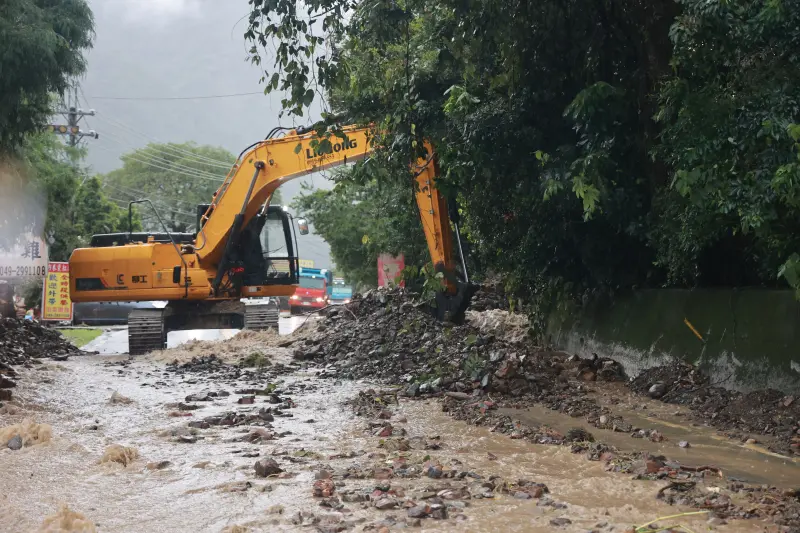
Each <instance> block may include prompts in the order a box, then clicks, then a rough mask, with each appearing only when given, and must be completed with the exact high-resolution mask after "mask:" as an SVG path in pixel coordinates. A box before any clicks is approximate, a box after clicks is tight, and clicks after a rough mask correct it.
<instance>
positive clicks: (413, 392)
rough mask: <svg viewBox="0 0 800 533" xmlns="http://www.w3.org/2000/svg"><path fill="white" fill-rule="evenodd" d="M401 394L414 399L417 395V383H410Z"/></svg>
mask: <svg viewBox="0 0 800 533" xmlns="http://www.w3.org/2000/svg"><path fill="white" fill-rule="evenodd" d="M403 394H405V395H406V396H410V397H412V398H413V397H415V396H418V395H419V383H412V384H411V385H409V386H408V388H406V390H405V391H403Z"/></svg>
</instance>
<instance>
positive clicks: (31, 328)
mask: <svg viewBox="0 0 800 533" xmlns="http://www.w3.org/2000/svg"><path fill="white" fill-rule="evenodd" d="M78 353H80V350H78V349H77V348H76V347H75V346H73V345H72V344H71V343H70V342H69V341H68V340H67V339H65V338H64V337H62V336H61V334H60V333H58V332H57V331H56V330H53V329H48V328H45V327H43V326H42V325H41V324H38V323H36V322H30V321H27V320H18V319H16V318H2V319H0V363H3V364H6V365H22V364H25V363H27V362H29V361H30V360H31V358H43V357H50V358H53V359H66V358H67V357H68V356H70V355H75V354H78Z"/></svg>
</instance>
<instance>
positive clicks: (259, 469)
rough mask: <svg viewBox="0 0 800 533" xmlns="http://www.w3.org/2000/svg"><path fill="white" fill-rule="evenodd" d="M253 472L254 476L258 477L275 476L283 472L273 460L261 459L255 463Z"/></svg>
mask: <svg viewBox="0 0 800 533" xmlns="http://www.w3.org/2000/svg"><path fill="white" fill-rule="evenodd" d="M255 470H256V476H258V477H269V476H275V475H278V474H280V473H281V472H283V469H282V468H281V467H280V466H278V463H277V462H276V461H275V460H274V459H261V460H260V461H256V464H255Z"/></svg>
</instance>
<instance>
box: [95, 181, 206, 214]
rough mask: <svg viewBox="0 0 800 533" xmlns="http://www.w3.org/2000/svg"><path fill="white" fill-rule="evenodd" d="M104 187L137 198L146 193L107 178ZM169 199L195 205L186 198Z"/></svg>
mask: <svg viewBox="0 0 800 533" xmlns="http://www.w3.org/2000/svg"><path fill="white" fill-rule="evenodd" d="M103 187H110V188H112V189H114V190H116V191H119V192H121V193H123V194H126V195H128V196H133V197H135V198H141V195H142V194H143V193H144V191H137V190H135V189H133V188H131V187H125V186H124V185H120V184H118V183H117V184H113V185H112V184H111V183H109V182H107V181H105V180H104V181H103ZM169 200H170V201H174V202H179V203H182V204H188V205H190V206H194V205H195V204H193V203H192V202H188V201H186V200H180V199H177V198H169ZM156 201H157V202H158V201H160V200H156ZM184 214H186V215H190V216H192V217H194V216H196V214H195V213H186V212H184Z"/></svg>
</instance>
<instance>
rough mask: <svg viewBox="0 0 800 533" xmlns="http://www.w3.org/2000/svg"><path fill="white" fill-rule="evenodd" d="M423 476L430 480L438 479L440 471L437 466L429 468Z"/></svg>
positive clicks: (440, 474) (440, 475)
mask: <svg viewBox="0 0 800 533" xmlns="http://www.w3.org/2000/svg"><path fill="white" fill-rule="evenodd" d="M425 475H427V476H428V477H429V478H432V479H439V478H440V477H442V469H441V468H439V467H438V466H429V467H428V471H427V472H426V473H425Z"/></svg>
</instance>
